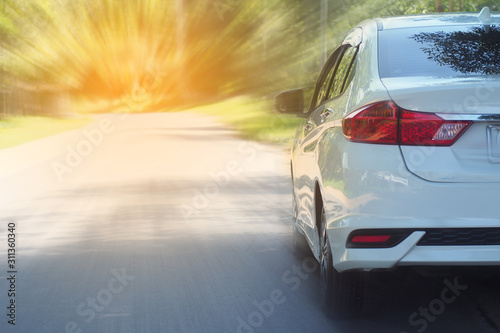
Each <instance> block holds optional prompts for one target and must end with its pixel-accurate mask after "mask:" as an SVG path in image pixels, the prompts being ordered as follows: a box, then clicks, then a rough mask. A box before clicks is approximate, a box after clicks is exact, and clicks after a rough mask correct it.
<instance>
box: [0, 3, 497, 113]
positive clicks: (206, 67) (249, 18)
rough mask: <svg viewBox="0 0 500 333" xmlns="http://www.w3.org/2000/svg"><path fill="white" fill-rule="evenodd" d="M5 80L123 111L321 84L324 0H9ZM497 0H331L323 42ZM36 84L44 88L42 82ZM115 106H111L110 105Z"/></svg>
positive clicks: (0, 21)
mask: <svg viewBox="0 0 500 333" xmlns="http://www.w3.org/2000/svg"><path fill="white" fill-rule="evenodd" d="M0 6H1V7H0V38H1V47H2V52H1V53H0V64H1V66H2V85H3V86H5V85H9V84H12V82H19V81H21V82H23V84H27V85H35V86H37V87H38V89H51V90H54V89H58V90H61V91H64V92H66V93H69V94H71V95H73V96H76V97H78V98H86V99H88V100H96V101H102V100H108V101H110V104H109V105H113V106H114V107H115V108H120V107H121V108H123V107H124V106H125V107H126V109H127V110H128V111H146V110H152V109H163V108H165V107H174V106H178V105H181V104H182V105H186V104H197V103H201V102H206V101H210V100H212V101H213V100H219V99H222V98H225V97H227V96H233V95H241V94H248V93H255V94H259V95H272V94H273V93H275V92H276V91H278V90H283V89H286V88H291V87H297V86H310V85H312V84H314V80H315V78H316V77H317V74H318V72H319V69H320V67H321V50H322V42H321V37H320V35H321V34H320V8H321V7H320V0H257V1H244V0H209V1H207V0H189V1H187V0H120V1H116V0H2V3H1V4H0ZM483 6H489V7H490V8H491V9H492V10H494V11H495V10H499V9H500V4H498V2H496V1H485V0H418V1H410V0H352V1H347V0H330V1H329V2H328V33H327V34H328V39H327V40H328V49H329V50H330V51H331V50H333V48H334V47H335V46H336V44H337V43H338V42H339V41H340V40H341V39H342V37H343V36H344V35H345V33H346V32H347V31H348V30H349V29H350V28H352V27H353V26H354V25H355V24H356V23H358V22H360V21H362V20H363V19H367V18H370V17H375V16H393V15H404V14H415V13H431V12H436V11H441V10H442V11H449V10H452V11H478V10H480V9H481V8H482V7H483ZM40 87H41V88H40ZM108 111H109V110H108Z"/></svg>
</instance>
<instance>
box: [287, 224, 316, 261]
mask: <svg viewBox="0 0 500 333" xmlns="http://www.w3.org/2000/svg"><path fill="white" fill-rule="evenodd" d="M292 228H293V231H292V232H293V255H294V256H295V257H296V258H297V259H304V258H306V257H311V256H312V252H311V249H310V248H309V244H308V243H307V240H306V238H305V237H304V235H302V234H301V233H300V231H298V230H297V225H296V224H295V222H294V223H293V225H292Z"/></svg>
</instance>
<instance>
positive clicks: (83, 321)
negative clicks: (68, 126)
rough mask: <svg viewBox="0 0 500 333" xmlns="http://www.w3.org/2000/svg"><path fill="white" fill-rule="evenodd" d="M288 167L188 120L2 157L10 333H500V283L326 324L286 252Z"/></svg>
mask: <svg viewBox="0 0 500 333" xmlns="http://www.w3.org/2000/svg"><path fill="white" fill-rule="evenodd" d="M288 170H289V165H288V155H287V152H286V149H284V148H282V147H278V146H271V145H263V144H257V143H253V142H248V141H244V140H241V139H238V137H237V136H236V135H235V133H234V132H233V131H231V130H230V129H228V127H227V126H225V125H222V124H220V123H218V122H217V121H216V120H214V119H213V118H208V117H205V116H200V115H198V114H195V113H189V112H183V113H169V114H162V113H153V114H140V115H128V116H120V115H116V114H115V115H113V114H108V115H100V116H99V117H97V118H96V120H95V122H94V123H92V124H91V125H88V126H86V127H85V128H83V129H79V130H75V131H71V132H67V133H62V134H59V135H56V136H53V137H50V138H46V139H42V140H38V141H35V142H31V143H28V144H24V145H21V146H18V147H15V148H10V149H4V150H1V151H0V189H1V193H0V222H1V226H0V241H1V244H3V245H2V247H1V252H0V263H1V264H0V277H1V279H0V309H2V310H0V312H1V316H0V332H18V333H21V332H22V333H24V332H34V333H44V332H92V333H99V332H231V333H233V332H235V333H236V332H244V333H249V332H256V333H257V332H269V333H270V332H287V333H288V332H372V333H377V332H380V333H382V332H383V333H386V332H394V333H400V332H424V331H425V332H498V331H499V329H498V327H500V297H499V296H500V288H499V283H498V278H497V279H480V278H470V277H449V278H447V280H445V279H444V278H419V277H417V276H415V275H409V276H408V277H406V278H399V277H397V276H392V277H390V278H389V279H387V280H383V283H381V284H380V283H379V284H378V285H375V286H374V289H373V292H371V294H370V295H369V297H368V301H367V304H366V307H365V309H364V314H363V316H362V317H361V318H359V319H356V320H344V321H339V320H330V319H327V318H326V317H325V316H324V315H323V314H322V312H321V309H320V305H319V304H320V301H319V298H320V294H319V292H320V291H319V276H318V269H317V264H315V262H314V260H313V259H312V258H308V257H304V258H295V257H294V256H293V255H292V244H291V228H290V221H291V214H290V211H291V204H290V197H291V196H290V181H289V176H288ZM9 229H11V230H10V231H9ZM11 233H13V234H15V237H10V240H9V237H8V234H11ZM11 236H12V235H11ZM11 244H13V245H11ZM9 246H10V247H9ZM12 247H14V249H15V253H14V252H13V251H10V253H11V254H13V255H11V260H15V261H11V262H10V264H11V265H12V266H10V267H9V266H7V263H8V255H9V248H12ZM11 272H12V273H11ZM447 288H448V289H447ZM450 288H451V289H450ZM12 304H14V305H12ZM9 322H10V323H9ZM13 324H15V325H13Z"/></svg>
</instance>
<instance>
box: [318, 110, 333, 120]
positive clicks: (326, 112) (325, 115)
mask: <svg viewBox="0 0 500 333" xmlns="http://www.w3.org/2000/svg"><path fill="white" fill-rule="evenodd" d="M332 114H333V110H332V109H330V108H326V109H324V110H323V112H321V119H322V120H325V119H326V118H328V117H330V116H331V115H332Z"/></svg>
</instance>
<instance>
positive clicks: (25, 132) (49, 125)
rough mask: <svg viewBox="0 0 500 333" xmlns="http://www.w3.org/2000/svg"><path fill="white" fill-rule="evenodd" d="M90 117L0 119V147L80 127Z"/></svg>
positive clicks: (18, 117) (11, 145) (14, 117)
mask: <svg viewBox="0 0 500 333" xmlns="http://www.w3.org/2000/svg"><path fill="white" fill-rule="evenodd" d="M91 121H92V119H91V118H81V117H79V118H64V119H61V118H51V117H37V116H23V117H21V116H13V117H4V118H2V119H0V149H4V148H10V147H14V146H17V145H20V144H22V143H25V142H29V141H32V140H37V139H41V138H44V137H48V136H51V135H54V134H57V133H61V132H65V131H69V130H73V129H77V128H81V127H82V126H85V125H87V124H89V123H90V122H91Z"/></svg>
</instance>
